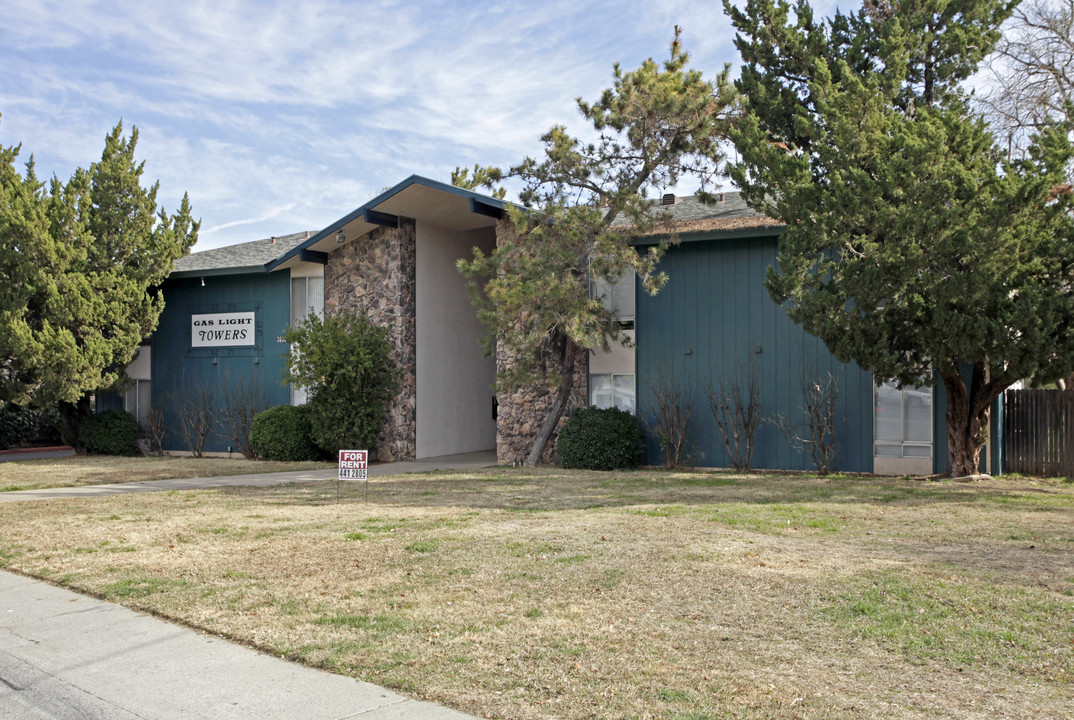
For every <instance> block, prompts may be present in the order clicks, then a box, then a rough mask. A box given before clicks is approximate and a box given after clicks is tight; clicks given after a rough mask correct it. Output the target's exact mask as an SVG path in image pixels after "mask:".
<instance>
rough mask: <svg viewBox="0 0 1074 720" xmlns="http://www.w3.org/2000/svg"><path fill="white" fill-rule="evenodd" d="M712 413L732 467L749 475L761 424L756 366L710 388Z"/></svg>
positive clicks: (733, 372) (750, 365)
mask: <svg viewBox="0 0 1074 720" xmlns="http://www.w3.org/2000/svg"><path fill="white" fill-rule="evenodd" d="M707 394H708V399H709V409H710V410H711V411H712V415H713V417H714V418H715V419H716V427H717V428H719V430H720V435H721V436H722V437H723V442H724V446H725V447H726V448H727V455H728V457H729V458H730V460H731V466H732V467H734V468H735V470H738V471H740V472H749V471H750V468H751V467H752V466H753V448H754V436H755V434H756V432H757V426H758V425H759V424H760V422H761V382H760V378H759V377H758V369H757V364H756V363H754V362H749V363H747V364H746V366H745V367H742V366H738V367H735V368H734V369H732V370H729V371H728V372H727V373H726V374H725V376H724V377H723V378H721V379H720V381H719V383H718V384H714V383H710V384H709V388H708V393H707Z"/></svg>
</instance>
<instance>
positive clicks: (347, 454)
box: [336, 450, 369, 500]
mask: <svg viewBox="0 0 1074 720" xmlns="http://www.w3.org/2000/svg"><path fill="white" fill-rule="evenodd" d="M341 480H356V481H358V482H364V483H366V486H365V487H366V493H368V492H369V484H368V481H369V451H368V450H340V451H339V472H338V474H337V475H336V499H337V500H338V499H339V483H340V481H341Z"/></svg>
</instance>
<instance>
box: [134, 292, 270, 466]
mask: <svg viewBox="0 0 1074 720" xmlns="http://www.w3.org/2000/svg"><path fill="white" fill-rule="evenodd" d="M163 292H164V302H165V306H164V312H163V313H162V314H161V318H160V324H159V325H158V327H157V330H156V332H154V333H153V339H152V344H153V371H152V372H153V377H152V382H153V385H152V404H153V407H155V408H160V409H162V410H164V413H165V425H166V427H167V429H168V437H167V440H166V442H165V443H164V449H165V450H187V449H188V447H187V445H186V443H185V442H184V441H183V435H182V433H181V431H180V424H179V416H178V412H177V406H178V404H179V403H182V402H183V401H184V398H189V397H191V396H192V394H193V393H196V392H199V391H200V390H202V389H204V390H207V391H208V392H209V393H211V394H212V395H213V397H214V398H216V399H217V401H218V403H222V402H223V396H224V387H225V385H227V384H228V383H234V382H235V381H245V380H248V379H252V380H254V381H255V382H256V383H257V384H258V385H259V387H260V388H261V391H262V394H263V396H264V399H265V401H266V402H267V405H286V404H287V403H288V402H290V391H289V389H288V386H287V385H285V384H283V383H282V382H281V378H282V375H283V368H284V363H283V357H282V355H283V353H285V352H286V351H287V345H285V344H283V343H280V342H277V337H278V336H279V335H282V334H283V332H284V331H285V330H286V329H287V327H288V325H289V324H290V321H291V317H290V315H291V310H290V308H291V300H290V298H291V283H290V272H288V271H280V272H274V273H268V274H244V275H217V276H212V277H206V280H205V286H204V287H202V285H201V280H200V279H199V278H183V279H170V280H168V281H166V282H165V283H164V287H163ZM226 312H253V313H254V321H255V325H256V328H255V330H256V337H257V341H256V345H255V346H253V347H242V348H191V344H190V331H191V327H190V316H191V315H192V314H203V313H226ZM218 407H219V405H218ZM230 444H231V440H229V439H228V438H226V437H225V436H223V435H222V434H221V433H220V432H219V431H217V432H214V433H213V434H212V435H211V436H210V437H209V439H208V442H207V443H206V447H205V449H206V450H207V451H213V452H222V451H226V450H227V449H228V446H229V445H230Z"/></svg>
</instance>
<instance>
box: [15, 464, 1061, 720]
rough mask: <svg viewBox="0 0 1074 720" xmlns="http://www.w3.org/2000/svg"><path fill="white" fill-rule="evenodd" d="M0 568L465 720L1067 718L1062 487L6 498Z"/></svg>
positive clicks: (378, 488) (439, 479)
mask: <svg viewBox="0 0 1074 720" xmlns="http://www.w3.org/2000/svg"><path fill="white" fill-rule="evenodd" d="M367 493H368V496H367ZM0 564H2V565H3V566H4V567H6V568H8V569H12V570H16V571H18V572H22V573H26V574H29V575H33V576H37V577H42V578H45V579H48V580H50V581H52V582H55V583H59V584H62V585H65V586H67V587H71V588H75V589H78V590H82V591H85V592H89V593H92V594H95V595H98V596H101V597H104V598H107V599H111V600H115V601H117V602H121V603H123V604H125V605H128V606H130V607H134V608H138V609H142V610H146V611H150V612H154V613H158V614H160V615H162V616H165V617H168V618H174V619H177V620H179V621H181V622H184V623H186V624H188V625H190V626H192V627H196V628H199V629H203V630H206V631H208V632H212V633H217V634H219V635H222V636H224V637H228V638H232V639H235V640H238V641H241V642H244V643H247V644H249V645H252V646H254V647H257V648H261V649H264V650H266V651H268V652H271V653H273V654H276V655H281V656H285V657H289V658H293V659H295V660H298V661H301V662H304V663H307V664H310V665H313V666H317V667H323V668H327V669H329V670H332V671H334V672H339V673H343V674H347V675H353V676H356V677H360V678H362V679H365V680H369V681H372V682H376V683H379V684H382V685H387V686H388V687H391V688H395V689H398V690H401V691H403V692H406V693H409V694H412V695H415V696H418V697H421V698H425V699H429V700H434V701H437V702H441V703H444V704H446V705H449V706H452V707H455V708H458V709H460V710H463V711H466V712H470V713H473V714H476V715H481V716H485V717H489V718H667V719H669V720H670V719H679V720H688V719H689V720H702V719H706V718H713V719H715V718H958V719H959V720H962V719H966V718H998V717H1002V718H1069V717H1074V612H1072V611H1074V485H1070V484H1065V483H1061V482H1050V481H1049V482H1045V481H1033V480H1026V479H1015V480H995V481H992V482H988V483H986V484H977V485H956V484H951V483H945V482H919V481H918V482H915V481H908V480H891V479H868V478H867V479H862V478H833V479H816V478H809V477H802V476H791V475H781V476H757V475H754V476H735V475H728V474H707V473H679V474H669V473H664V472H657V471H649V472H644V471H643V472H636V473H585V472H569V471H559V470H543V471H523V470H507V469H492V470H488V471H483V472H478V473H471V474H423V475H408V476H407V475H404V476H396V477H391V478H377V479H376V480H375V481H374V482H372V483H371V484H370V485H369V486H368V488H366V487H365V486H361V485H353V484H352V485H346V486H344V488H343V495H342V499H341V500H340V501H337V499H336V485H335V483H334V482H323V483H310V484H305V485H292V486H279V487H272V488H228V489H220V490H211V491H193V492H172V493H167V494H165V493H150V494H135V495H125V496H113V497H110V498H100V499H92V500H63V501H49V502H31V503H17V504H6V505H0Z"/></svg>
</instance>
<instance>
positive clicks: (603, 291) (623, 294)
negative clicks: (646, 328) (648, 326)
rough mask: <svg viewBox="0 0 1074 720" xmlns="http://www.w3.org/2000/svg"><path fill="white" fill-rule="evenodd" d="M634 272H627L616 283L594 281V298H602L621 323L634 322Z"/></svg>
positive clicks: (598, 279)
mask: <svg viewBox="0 0 1074 720" xmlns="http://www.w3.org/2000/svg"><path fill="white" fill-rule="evenodd" d="M634 277H635V276H634V271H633V270H627V271H626V272H624V273H623V275H622V277H620V278H619V279H618V280H617V281H615V282H608V281H607V280H601V279H600V278H597V279H595V280H593V297H595V298H600V299H601V300H602V301H603V303H604V307H606V308H608V310H610V311H611V313H612V315H614V316H615V317H616V318H617V319H618V320H619V321H620V322H631V321H633V320H634Z"/></svg>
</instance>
